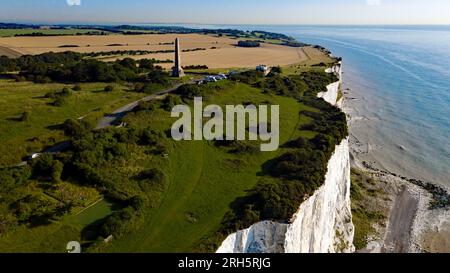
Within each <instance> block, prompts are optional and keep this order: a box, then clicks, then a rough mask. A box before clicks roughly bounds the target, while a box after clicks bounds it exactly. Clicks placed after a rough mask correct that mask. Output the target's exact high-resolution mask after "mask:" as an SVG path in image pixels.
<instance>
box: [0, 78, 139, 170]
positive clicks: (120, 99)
mask: <svg viewBox="0 0 450 273" xmlns="http://www.w3.org/2000/svg"><path fill="white" fill-rule="evenodd" d="M106 85H107V84H103V83H94V84H81V87H82V90H81V91H74V92H73V93H72V95H70V96H69V97H68V98H67V102H66V104H64V105H63V106H61V107H56V106H53V105H51V103H52V102H53V101H54V100H53V99H49V98H45V97H44V96H45V95H46V94H47V93H48V92H55V91H61V90H62V89H63V88H64V87H69V88H71V87H73V85H65V84H53V83H52V84H34V83H30V82H20V83H17V82H14V81H11V80H0V139H1V140H2V141H1V143H0V165H4V166H9V165H13V164H17V163H19V162H21V159H22V157H24V156H26V155H27V154H28V153H30V152H38V151H40V150H41V149H42V148H43V147H44V146H47V145H52V144H54V143H56V142H59V141H61V140H64V139H65V136H64V134H63V132H62V131H61V130H57V125H59V124H61V123H63V122H64V121H65V120H67V119H78V118H80V117H84V118H85V119H86V120H87V121H89V122H94V121H96V120H97V119H99V118H101V117H102V116H103V115H104V114H105V113H110V112H112V111H113V110H115V109H116V108H118V107H120V106H122V105H124V104H126V103H127V102H131V101H134V100H137V99H139V98H141V97H142V96H144V95H143V94H137V93H132V92H126V87H124V86H117V88H115V91H114V92H111V93H105V92H104V91H103V90H104V87H105V86H106ZM24 112H28V113H29V117H28V118H27V120H25V121H20V118H21V116H22V115H23V113H24Z"/></svg>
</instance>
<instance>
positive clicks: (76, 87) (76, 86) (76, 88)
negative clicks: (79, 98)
mask: <svg viewBox="0 0 450 273" xmlns="http://www.w3.org/2000/svg"><path fill="white" fill-rule="evenodd" d="M73 90H74V91H77V92H78V91H81V90H82V87H81V85H79V84H77V85H75V86H74V87H73Z"/></svg>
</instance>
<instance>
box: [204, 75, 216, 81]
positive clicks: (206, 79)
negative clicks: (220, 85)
mask: <svg viewBox="0 0 450 273" xmlns="http://www.w3.org/2000/svg"><path fill="white" fill-rule="evenodd" d="M205 82H217V79H216V77H214V76H206V77H205Z"/></svg>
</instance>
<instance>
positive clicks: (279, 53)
mask: <svg viewBox="0 0 450 273" xmlns="http://www.w3.org/2000/svg"><path fill="white" fill-rule="evenodd" d="M177 37H178V38H180V42H181V49H182V50H194V49H197V50H196V51H190V52H183V53H182V62H183V65H207V66H208V67H209V68H229V67H236V68H244V67H255V66H257V65H259V64H265V65H269V66H275V65H281V66H284V65H292V64H296V63H300V62H305V61H308V60H309V57H308V55H307V54H306V53H305V51H304V49H303V48H295V47H287V46H281V45H274V44H267V43H262V44H261V47H259V48H242V47H236V46H235V44H236V43H237V40H235V39H231V38H227V37H215V36H210V35H200V34H149V35H107V36H49V37H5V38H0V45H1V46H2V47H5V48H9V49H11V50H14V51H16V52H20V53H21V54H40V53H45V52H49V51H53V52H62V51H67V50H70V51H74V52H82V53H87V52H108V51H117V50H120V51H122V50H145V51H152V52H156V51H164V50H173V44H171V43H172V42H173V41H174V40H175V38H177ZM198 49H201V50H198ZM308 50H309V51H310V53H311V52H312V53H314V54H309V55H314V56H315V55H323V53H321V52H320V51H319V50H317V49H314V48H309V49H308ZM123 57H127V56H121V57H120V56H111V58H105V59H104V60H106V61H108V60H115V59H117V58H123ZM130 57H132V58H135V59H143V58H155V59H158V60H167V59H173V53H152V54H146V55H139V56H130ZM163 66H164V67H165V68H170V67H171V66H172V64H163Z"/></svg>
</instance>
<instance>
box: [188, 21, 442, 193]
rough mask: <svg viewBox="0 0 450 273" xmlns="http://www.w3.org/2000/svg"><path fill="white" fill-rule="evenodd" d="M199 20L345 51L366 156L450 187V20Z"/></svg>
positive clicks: (349, 94)
mask: <svg viewBox="0 0 450 273" xmlns="http://www.w3.org/2000/svg"><path fill="white" fill-rule="evenodd" d="M188 26H189V27H192V25H188ZM194 27H204V28H234V29H241V30H264V31H271V32H278V33H283V34H287V35H290V36H292V37H294V38H296V39H297V40H299V41H302V42H305V43H309V44H314V45H321V46H324V47H326V48H328V49H329V50H331V52H332V53H333V55H335V56H339V57H342V58H343V71H344V74H343V87H344V92H345V98H346V103H345V108H346V109H345V110H346V112H347V113H348V114H349V116H350V132H351V137H352V138H353V140H354V141H356V142H357V143H358V145H359V148H358V149H359V150H360V152H361V153H360V154H359V155H358V157H361V158H359V159H360V160H364V161H366V162H369V163H370V164H372V165H373V166H375V167H377V168H379V169H383V170H385V171H389V172H393V173H396V174H399V175H402V176H406V177H408V178H414V179H420V180H423V181H427V182H432V183H436V184H440V185H442V186H444V187H446V188H450V26H293V25H289V26H285V25H284V26H282V25H277V26H269V25H257V26H255V25H228V26H224V25H206V26H205V25H202V26H199V25H196V26H194Z"/></svg>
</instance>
